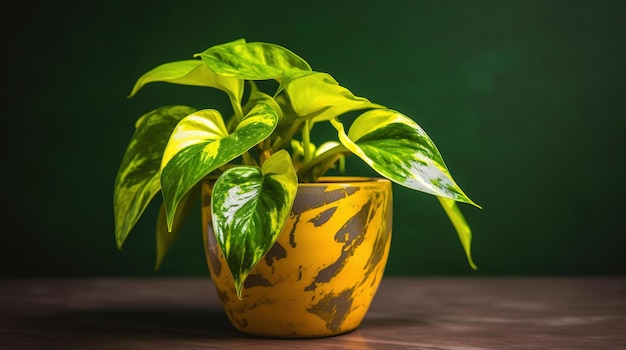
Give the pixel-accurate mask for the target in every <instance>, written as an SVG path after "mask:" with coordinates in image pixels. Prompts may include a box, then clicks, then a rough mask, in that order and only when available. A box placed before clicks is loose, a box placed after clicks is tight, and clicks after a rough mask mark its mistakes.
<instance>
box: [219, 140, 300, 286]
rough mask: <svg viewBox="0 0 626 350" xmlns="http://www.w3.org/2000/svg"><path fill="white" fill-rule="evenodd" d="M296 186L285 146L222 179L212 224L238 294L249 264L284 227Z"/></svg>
mask: <svg viewBox="0 0 626 350" xmlns="http://www.w3.org/2000/svg"><path fill="white" fill-rule="evenodd" d="M297 188H298V178H297V177H296V173H295V170H294V169H293V166H292V164H291V159H290V156H289V153H287V151H285V150H281V151H278V152H276V153H274V154H273V155H272V156H271V157H269V158H268V159H267V160H266V161H265V163H263V166H262V167H261V169H259V168H258V167H251V166H241V167H235V168H230V169H228V170H226V171H225V172H224V173H223V174H222V175H221V176H220V177H219V178H218V179H217V181H216V183H215V186H214V188H213V197H212V199H211V208H212V212H213V214H212V215H213V227H214V231H215V236H216V239H217V242H218V243H219V244H220V247H221V249H222V252H223V253H224V257H225V259H226V261H227V263H228V267H229V269H230V271H231V273H232V276H233V280H234V281H235V287H236V290H237V296H238V297H239V298H241V293H242V289H243V284H244V282H245V280H246V278H247V277H248V275H249V273H250V270H252V268H253V267H254V266H255V265H256V264H257V262H259V260H261V259H262V258H263V256H264V255H265V254H266V253H267V252H268V251H269V249H270V248H271V247H272V245H273V244H274V242H276V239H277V238H278V235H279V234H280V232H281V230H282V229H283V226H284V225H285V222H286V220H287V217H288V216H289V212H290V210H291V206H292V204H293V201H294V199H295V196H296V191H297Z"/></svg>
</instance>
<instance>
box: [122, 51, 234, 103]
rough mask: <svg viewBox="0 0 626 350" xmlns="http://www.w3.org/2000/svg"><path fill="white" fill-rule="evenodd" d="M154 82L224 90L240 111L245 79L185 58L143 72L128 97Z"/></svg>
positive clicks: (200, 61)
mask: <svg viewBox="0 0 626 350" xmlns="http://www.w3.org/2000/svg"><path fill="white" fill-rule="evenodd" d="M154 82H166V83H171V84H179V85H193V86H205V87H212V88H216V89H219V90H222V91H224V92H225V93H226V94H227V95H228V98H229V99H230V102H231V104H232V106H233V108H234V109H235V112H236V113H239V108H240V107H239V106H240V105H241V99H242V97H243V90H244V81H243V80H241V79H235V78H232V77H226V76H223V75H219V74H215V73H213V72H211V71H210V70H209V69H208V67H207V66H206V65H205V64H204V63H203V62H202V60H198V59H195V60H184V61H175V62H169V63H165V64H162V65H160V66H158V67H156V68H154V69H152V70H150V71H148V72H146V73H145V74H143V75H142V76H141V77H140V78H139V79H138V80H137V82H136V83H135V86H134V87H133V90H132V91H131V93H130V95H129V96H128V97H129V98H130V97H133V96H134V95H135V94H136V93H137V92H138V91H139V90H140V89H141V88H142V87H143V86H144V85H146V84H148V83H154Z"/></svg>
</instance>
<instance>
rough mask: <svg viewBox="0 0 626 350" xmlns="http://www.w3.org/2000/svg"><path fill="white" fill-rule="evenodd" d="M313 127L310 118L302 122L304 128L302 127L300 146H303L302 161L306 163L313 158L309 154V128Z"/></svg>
mask: <svg viewBox="0 0 626 350" xmlns="http://www.w3.org/2000/svg"><path fill="white" fill-rule="evenodd" d="M312 127H313V124H312V121H311V119H307V120H306V121H305V122H304V128H302V147H303V148H304V163H305V164H306V163H308V162H310V161H311V159H313V155H312V154H311V128H312Z"/></svg>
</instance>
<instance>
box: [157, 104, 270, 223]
mask: <svg viewBox="0 0 626 350" xmlns="http://www.w3.org/2000/svg"><path fill="white" fill-rule="evenodd" d="M271 102H272V101H271V100H269V101H260V102H259V103H258V104H257V105H256V106H255V107H253V108H252V109H251V111H250V112H249V113H248V114H247V115H246V116H245V117H244V119H243V120H242V121H241V123H239V125H238V126H237V129H235V131H234V132H233V133H232V134H228V131H227V130H226V126H225V125H224V121H223V119H222V116H221V114H220V113H219V112H218V111H216V110H208V109H207V110H201V111H198V112H196V113H194V114H192V115H189V116H188V117H186V118H184V119H183V120H181V121H180V123H178V125H177V126H176V129H175V130H174V132H173V133H172V136H171V137H170V140H169V142H168V144H167V147H166V148H165V153H164V155H163V162H162V164H161V187H162V191H163V200H164V204H165V208H166V214H167V226H168V230H171V228H172V223H173V217H174V213H175V212H176V207H177V206H178V204H179V202H180V200H181V198H182V197H183V196H184V195H185V194H186V193H187V192H188V191H189V190H190V189H191V188H192V187H194V186H195V185H196V184H197V183H198V182H199V181H200V180H202V178H203V177H205V176H206V175H208V174H210V173H211V172H212V171H214V170H216V169H218V168H219V167H221V166H222V165H225V164H226V163H228V162H230V161H232V160H233V159H235V158H237V157H239V156H240V155H242V154H243V153H245V152H247V151H248V150H249V149H250V148H252V147H253V146H254V145H256V144H257V143H259V142H261V141H262V140H264V139H265V138H266V137H268V136H269V135H270V134H271V133H272V131H273V130H274V128H275V127H276V124H277V122H278V113H277V112H276V108H278V107H277V106H276V105H275V104H272V103H271Z"/></svg>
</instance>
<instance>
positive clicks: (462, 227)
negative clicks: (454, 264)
mask: <svg viewBox="0 0 626 350" xmlns="http://www.w3.org/2000/svg"><path fill="white" fill-rule="evenodd" d="M437 199H438V200H439V203H440V204H441V206H442V207H443V209H444V211H445V212H446V214H447V215H448V218H449V219H450V222H452V225H453V226H454V229H455V230H456V233H457V235H458V236H459V240H460V241H461V245H462V246H463V250H464V251H465V256H467V261H468V263H469V264H470V266H471V267H472V268H473V269H474V270H476V269H477V268H478V267H477V266H476V264H474V260H473V259H472V230H471V229H470V227H469V225H468V224H467V222H466V221H465V217H464V216H463V213H461V209H460V208H459V206H458V204H457V203H456V202H455V201H453V200H452V199H449V198H443V197H437Z"/></svg>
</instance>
